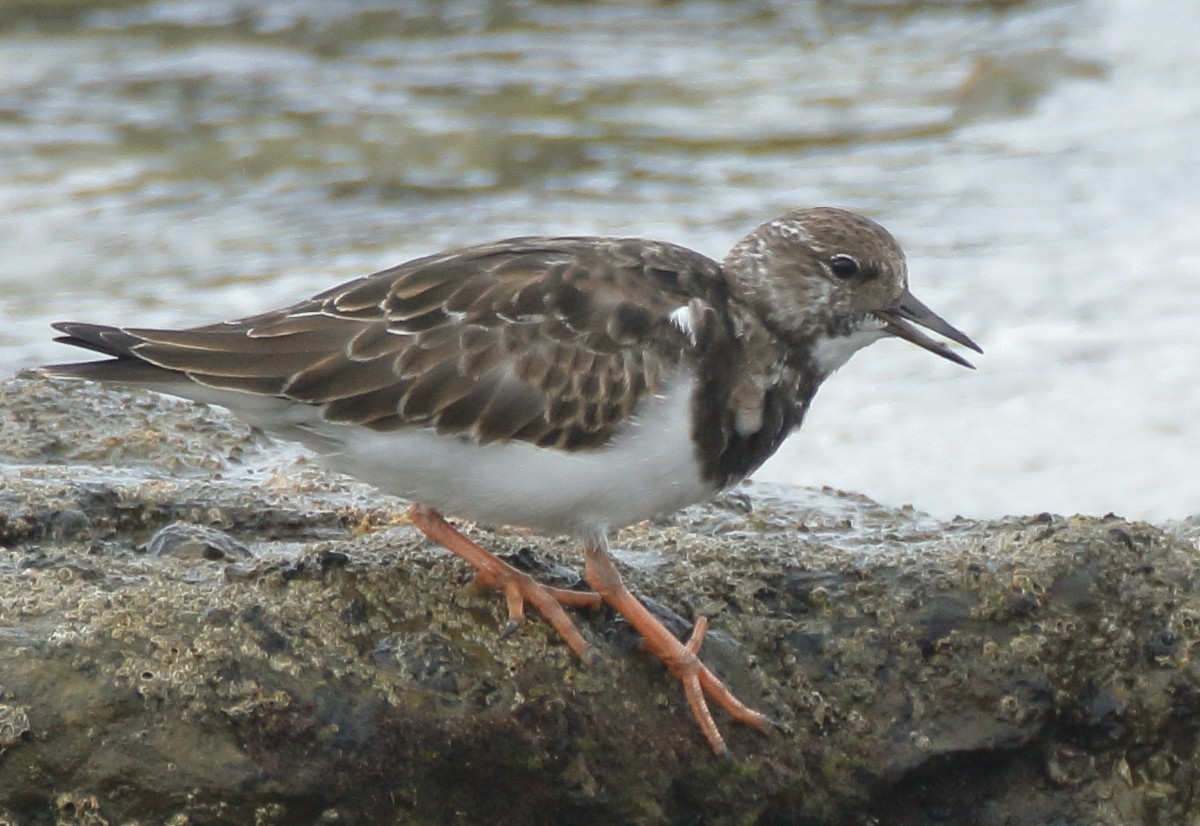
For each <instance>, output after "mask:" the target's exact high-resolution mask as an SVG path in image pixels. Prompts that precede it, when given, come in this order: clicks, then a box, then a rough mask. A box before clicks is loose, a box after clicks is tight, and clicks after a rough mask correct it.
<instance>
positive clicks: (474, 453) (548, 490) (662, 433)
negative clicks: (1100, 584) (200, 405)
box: [154, 375, 715, 536]
mask: <svg viewBox="0 0 1200 826" xmlns="http://www.w3.org/2000/svg"><path fill="white" fill-rule="evenodd" d="M692 385H693V381H692V380H691V378H690V376H686V375H684V376H681V377H679V378H677V379H676V380H675V381H669V382H666V383H665V384H664V388H665V389H664V392H663V394H662V395H661V396H654V397H649V398H647V399H645V400H644V401H643V403H642V407H641V408H640V409H639V411H638V414H639V415H638V416H637V417H636V418H635V419H633V420H631V421H630V422H628V423H627V424H626V425H625V426H624V428H623V429H622V430H621V432H620V433H619V434H618V436H617V438H615V439H614V440H613V443H612V444H610V445H608V446H606V447H602V448H596V449H593V450H586V451H582V452H578V453H568V452H566V451H562V450H553V449H549V448H541V447H536V446H534V445H531V444H528V443H526V442H509V443H506V444H490V445H483V446H480V445H477V444H475V443H473V442H471V441H470V440H468V439H465V438H460V437H455V436H440V435H438V434H437V433H435V432H433V431H432V430H430V429H424V428H423V429H418V428H414V429H412V430H400V431H393V432H389V433H379V432H376V431H373V430H368V429H366V428H363V427H355V426H350V425H339V424H331V423H329V422H325V421H323V420H321V418H320V416H319V410H318V408H315V407H312V406H309V405H305V404H297V403H295V402H286V401H283V400H281V399H277V398H272V397H265V396H253V395H249V394H245V393H234V392H230V391H220V390H213V389H212V388H206V387H203V386H201V385H196V384H192V383H188V384H186V385H183V384H181V385H165V386H161V387H155V388H154V389H157V390H161V391H162V392H165V393H170V394H172V395H182V396H186V397H188V398H192V399H196V400H197V401H203V402H208V403H210V404H217V405H220V406H222V407H227V408H229V409H230V410H231V411H232V412H233V413H234V414H236V415H237V416H239V417H240V418H242V419H244V420H246V421H247V422H249V423H250V424H253V425H256V426H258V427H261V428H262V429H263V430H265V431H267V432H269V433H274V434H276V435H279V436H282V437H284V438H289V439H295V440H298V441H303V442H304V443H306V444H307V445H309V446H310V447H312V448H313V449H314V450H316V451H317V453H319V454H320V455H321V457H322V461H323V463H324V464H325V466H326V467H328V468H330V469H332V470H336V471H339V472H341V473H345V474H347V475H349V476H353V477H354V478H356V479H359V480H361V481H364V482H368V483H370V484H372V485H375V486H376V487H378V488H379V489H380V490H381V491H383V492H385V493H390V494H394V495H396V496H400V497H403V498H405V499H409V500H411V501H414V502H420V503H421V504H423V505H428V506H430V507H433V508H437V509H438V510H440V511H442V512H444V513H446V514H447V515H450V516H459V517H462V518H465V519H470V520H473V521H477V522H486V523H489V524H493V525H516V526H520V527H526V528H532V529H534V530H536V531H538V532H540V533H548V534H555V533H568V534H574V535H577V536H590V535H595V533H596V532H597V531H603V532H607V531H608V530H612V529H616V528H619V527H622V526H624V525H629V524H632V523H634V522H640V521H641V520H643V519H649V518H651V517H653V516H658V515H662V514H668V513H671V512H673V511H675V510H678V509H679V508H682V507H684V506H686V505H690V504H693V503H695V502H700V501H703V500H705V499H707V498H709V497H710V496H712V495H713V493H714V492H715V490H714V488H713V486H712V485H711V484H709V483H708V482H705V481H704V480H702V479H701V478H700V466H699V463H698V462H697V460H696V458H695V447H694V446H693V444H692V440H691V428H690V423H689V417H688V413H689V408H690V405H691V396H692Z"/></svg>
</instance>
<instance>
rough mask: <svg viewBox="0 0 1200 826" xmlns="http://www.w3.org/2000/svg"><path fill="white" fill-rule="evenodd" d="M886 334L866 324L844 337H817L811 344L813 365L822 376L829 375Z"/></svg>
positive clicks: (878, 328)
mask: <svg viewBox="0 0 1200 826" xmlns="http://www.w3.org/2000/svg"><path fill="white" fill-rule="evenodd" d="M885 335H887V333H885V332H884V331H883V329H882V328H880V327H876V326H874V325H872V324H871V323H870V322H867V323H866V324H865V325H864V326H862V327H858V328H857V329H855V330H853V331H852V332H850V333H849V334H848V335H844V336H818V337H817V340H816V341H815V342H813V363H814V364H815V365H816V368H817V371H818V372H820V373H821V374H822V375H826V376H828V375H830V374H831V373H833V372H834V371H835V370H837V369H838V368H839V367H841V366H842V365H843V364H845V363H846V362H848V361H849V360H850V357H851V356H852V355H854V354H855V353H857V352H858V351H859V350H861V349H862V348H864V347H866V346H867V345H868V344H873V343H875V342H876V341H879V339H881V338H883V337H884V336H885Z"/></svg>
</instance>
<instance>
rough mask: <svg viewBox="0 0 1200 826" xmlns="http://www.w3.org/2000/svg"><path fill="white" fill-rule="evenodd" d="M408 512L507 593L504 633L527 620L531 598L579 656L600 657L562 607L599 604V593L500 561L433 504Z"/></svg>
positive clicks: (484, 580)
mask: <svg viewBox="0 0 1200 826" xmlns="http://www.w3.org/2000/svg"><path fill="white" fill-rule="evenodd" d="M408 516H409V518H410V519H411V520H412V522H413V524H414V525H416V526H417V527H418V528H420V529H421V531H422V532H424V534H425V535H426V536H427V537H429V538H430V539H432V540H433V541H434V542H436V543H438V544H439V545H441V546H442V547H443V548H445V549H446V550H448V551H450V552H451V553H453V554H455V555H457V556H460V557H462V558H463V559H465V560H466V561H467V562H469V563H470V564H471V566H472V567H473V568H474V569H475V581H476V582H478V583H479V584H481V585H485V586H487V587H488V588H494V589H496V590H497V591H500V592H501V593H503V594H504V599H505V602H507V603H508V624H507V625H505V627H504V631H502V632H501V636H508V635H509V634H511V633H513V632H514V631H515V630H516V629H517V626H519V625H520V624H521V623H522V622H524V621H525V603H526V602H528V603H529V604H531V605H532V606H533V607H534V608H536V609H537V610H538V611H539V612H541V614H542V616H543V617H545V618H546V620H547V622H549V623H550V624H551V625H553V626H554V629H555V630H556V631H558V633H559V635H560V636H562V638H563V639H564V640H566V641H567V645H569V646H571V650H573V651H574V652H575V653H576V654H578V655H579V658H580V659H581V660H583V661H584V662H585V663H587V664H589V665H592V664H594V663H595V662H596V661H597V660H598V657H597V655H596V652H595V650H594V649H593V648H592V647H591V646H590V645H588V642H587V640H585V639H584V638H583V634H581V633H579V629H578V628H576V627H575V623H573V622H572V621H571V618H570V617H569V616H567V612H566V611H564V610H563V606H564V605H568V606H571V607H574V608H599V607H600V596H599V595H598V594H592V593H587V592H583V591H568V590H566V589H563V588H551V587H549V586H546V585H541V584H539V583H538V582H537V581H536V580H534V578H533V577H531V576H530V575H529V574H526V573H522V572H521V571H518V570H517V569H516V568H514V567H512V566H511V565H509V564H507V563H505V562H502V561H500V560H499V559H497V558H496V557H495V556H493V555H492V554H490V553H488V552H487V551H485V550H484V549H483V548H481V547H480V546H479V545H477V544H475V543H474V542H472V541H471V540H470V539H467V537H465V536H463V535H462V534H461V533H459V532H458V530H456V529H455V528H454V526H453V525H451V524H450V523H449V522H447V521H446V520H445V519H443V518H442V515H441V514H440V513H438V512H437V511H435V510H434V509H433V508H427V507H425V506H424V505H418V504H415V503H414V504H412V505H410V506H409V508H408Z"/></svg>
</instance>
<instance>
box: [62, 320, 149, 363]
mask: <svg viewBox="0 0 1200 826" xmlns="http://www.w3.org/2000/svg"><path fill="white" fill-rule="evenodd" d="M50 326H51V327H53V328H54V329H55V330H58V331H59V332H60V333H66V335H65V336H59V337H58V338H56V339H54V340H55V341H58V342H61V343H63V344H70V345H72V346H73V347H82V348H84V349H85V350H95V351H96V352H97V353H103V354H104V355H106V356H116V357H117V358H137V357H136V356H135V355H134V354H133V350H132V348H133V346H134V345H135V344H140V343H141V339H140V338H137V337H136V336H131V335H130V334H129V333H126V332H125V331H124V330H120V329H118V328H116V327H108V326H105V325H103V324H85V323H82V322H78V321H56V322H55V323H53V324H51V325H50Z"/></svg>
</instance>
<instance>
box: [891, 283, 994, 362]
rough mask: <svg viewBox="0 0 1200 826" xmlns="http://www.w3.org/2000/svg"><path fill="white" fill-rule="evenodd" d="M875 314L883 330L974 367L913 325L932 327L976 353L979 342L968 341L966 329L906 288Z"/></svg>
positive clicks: (951, 359) (944, 356) (928, 328)
mask: <svg viewBox="0 0 1200 826" xmlns="http://www.w3.org/2000/svg"><path fill="white" fill-rule="evenodd" d="M874 315H875V316H876V317H878V318H879V320H880V321H882V322H883V331H884V332H885V333H888V334H890V335H893V336H896V337H897V338H902V339H904V340H905V341H911V342H912V343H913V344H915V345H917V346H918V347H924V348H925V349H926V350H928V351H929V352H931V353H936V354H937V355H939V356H941V357H942V358H944V359H949V360H950V361H952V362H954V363H955V364H961V365H962V366H963V367H970V368H971V369H972V370H974V369H975V365H973V364H971V362H969V361H967V360H966V359H965V358H963V357H962V356H960V355H959V354H958V353H956V352H954V351H953V350H951V349H950V348H949V347H947V346H946V345H945V344H944V343H943V342H941V341H935V340H934V339H932V338H930V337H929V336H927V335H925V334H924V333H923V332H921V331H920V330H918V329H917V328H916V327H914V326H913V325H914V324H919V325H921V326H922V327H924V328H925V329H927V330H932V331H933V332H935V333H937V334H938V335H940V336H944V337H945V338H948V339H950V340H951V341H953V342H956V343H958V344H961V345H962V346H963V347H969V348H971V349H972V350H974V351H975V352H976V353H982V352H983V350H981V349H980V347H979V345H978V344H976V343H975V342H973V341H971V339H970V338H969V337H968V336H967V334H966V333H964V332H962V331H961V330H958V329H956V328H954V327H951V326H950V324H949V323H948V322H947V321H946V320H945V319H943V318H942V317H941V316H940V315H938V314H937V313H935V312H934V311H933V310H931V309H929V308H928V307H926V306H925V305H924V304H922V303H921V302H920V301H918V300H917V299H916V297H915V296H914V295H913V294H912V293H910V292H909V291H908V290H907V289H905V290H904V294H903V295H901V296H900V300H899V301H897V302H896V303H895V304H893V305H892V306H891V307H888V308H887V309H886V310H876V311H875V313H874Z"/></svg>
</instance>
